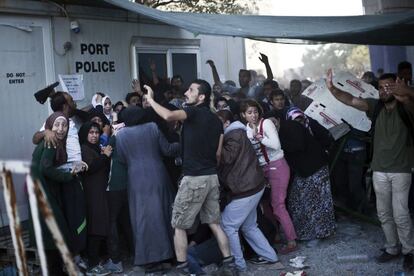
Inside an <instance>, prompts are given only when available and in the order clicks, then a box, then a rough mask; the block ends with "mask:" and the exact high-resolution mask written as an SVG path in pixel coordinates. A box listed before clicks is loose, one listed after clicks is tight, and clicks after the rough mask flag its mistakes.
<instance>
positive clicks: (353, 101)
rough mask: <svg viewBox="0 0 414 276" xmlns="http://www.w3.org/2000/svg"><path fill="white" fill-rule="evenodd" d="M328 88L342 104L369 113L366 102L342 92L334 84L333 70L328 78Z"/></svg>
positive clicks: (329, 71) (328, 74) (330, 70)
mask: <svg viewBox="0 0 414 276" xmlns="http://www.w3.org/2000/svg"><path fill="white" fill-rule="evenodd" d="M326 86H327V88H328V90H329V91H330V92H331V93H332V95H333V96H334V97H335V98H336V99H337V100H338V101H340V102H341V103H343V104H346V105H349V106H352V107H353V108H356V109H358V110H361V111H365V112H366V111H368V109H369V106H368V103H367V101H366V100H364V99H361V98H357V97H354V96H352V95H351V94H349V93H348V92H345V91H342V90H341V89H338V88H336V87H335V86H334V85H333V82H332V69H329V70H328V73H327V78H326Z"/></svg>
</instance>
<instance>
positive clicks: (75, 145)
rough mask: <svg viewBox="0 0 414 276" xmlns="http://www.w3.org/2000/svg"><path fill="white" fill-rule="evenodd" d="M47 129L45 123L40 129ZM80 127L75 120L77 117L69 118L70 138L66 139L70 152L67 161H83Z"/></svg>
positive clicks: (67, 148) (67, 149)
mask: <svg viewBox="0 0 414 276" xmlns="http://www.w3.org/2000/svg"><path fill="white" fill-rule="evenodd" d="M44 130H45V124H43V126H42V128H41V129H40V131H44ZM78 130H79V129H78V127H77V124H76V122H75V118H73V117H72V118H69V130H68V138H67V139H66V153H67V154H68V161H67V163H72V162H76V161H82V154H81V147H80V144H79V136H78Z"/></svg>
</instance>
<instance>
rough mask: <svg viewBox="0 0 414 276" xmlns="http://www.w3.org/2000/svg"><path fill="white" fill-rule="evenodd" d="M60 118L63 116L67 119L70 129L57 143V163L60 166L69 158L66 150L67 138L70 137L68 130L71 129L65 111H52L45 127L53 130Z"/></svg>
mask: <svg viewBox="0 0 414 276" xmlns="http://www.w3.org/2000/svg"><path fill="white" fill-rule="evenodd" d="M58 118H63V119H65V120H66V123H67V125H68V130H67V131H66V134H65V137H64V138H63V139H58V141H57V145H56V156H55V165H56V166H60V165H62V164H65V163H66V162H67V160H68V154H67V152H66V139H67V137H68V131H69V120H68V118H67V117H66V116H65V114H64V113H63V112H60V111H58V112H54V113H52V114H51V115H50V116H49V117H48V118H47V120H46V123H45V129H48V130H52V129H53V124H54V123H55V121H56V120H57V119H58Z"/></svg>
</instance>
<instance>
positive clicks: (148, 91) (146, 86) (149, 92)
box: [144, 85, 154, 99]
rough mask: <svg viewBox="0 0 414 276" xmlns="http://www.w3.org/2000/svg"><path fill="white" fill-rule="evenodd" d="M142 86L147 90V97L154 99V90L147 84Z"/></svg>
mask: <svg viewBox="0 0 414 276" xmlns="http://www.w3.org/2000/svg"><path fill="white" fill-rule="evenodd" d="M144 88H145V89H146V90H147V97H148V99H154V91H153V90H152V88H151V87H150V86H148V85H144Z"/></svg>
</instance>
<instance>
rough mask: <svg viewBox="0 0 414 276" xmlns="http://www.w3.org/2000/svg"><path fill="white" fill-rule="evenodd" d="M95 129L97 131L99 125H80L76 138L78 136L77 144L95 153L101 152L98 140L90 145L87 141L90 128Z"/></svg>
mask: <svg viewBox="0 0 414 276" xmlns="http://www.w3.org/2000/svg"><path fill="white" fill-rule="evenodd" d="M93 127H96V128H97V129H98V131H99V125H98V124H97V123H95V122H86V123H84V124H83V125H82V127H81V128H80V130H79V132H78V136H79V143H80V144H81V145H86V146H88V147H90V148H91V149H93V150H94V151H96V152H98V153H99V152H101V150H100V148H99V140H98V143H97V144H91V143H89V141H88V134H89V131H90V130H91V128H93Z"/></svg>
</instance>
